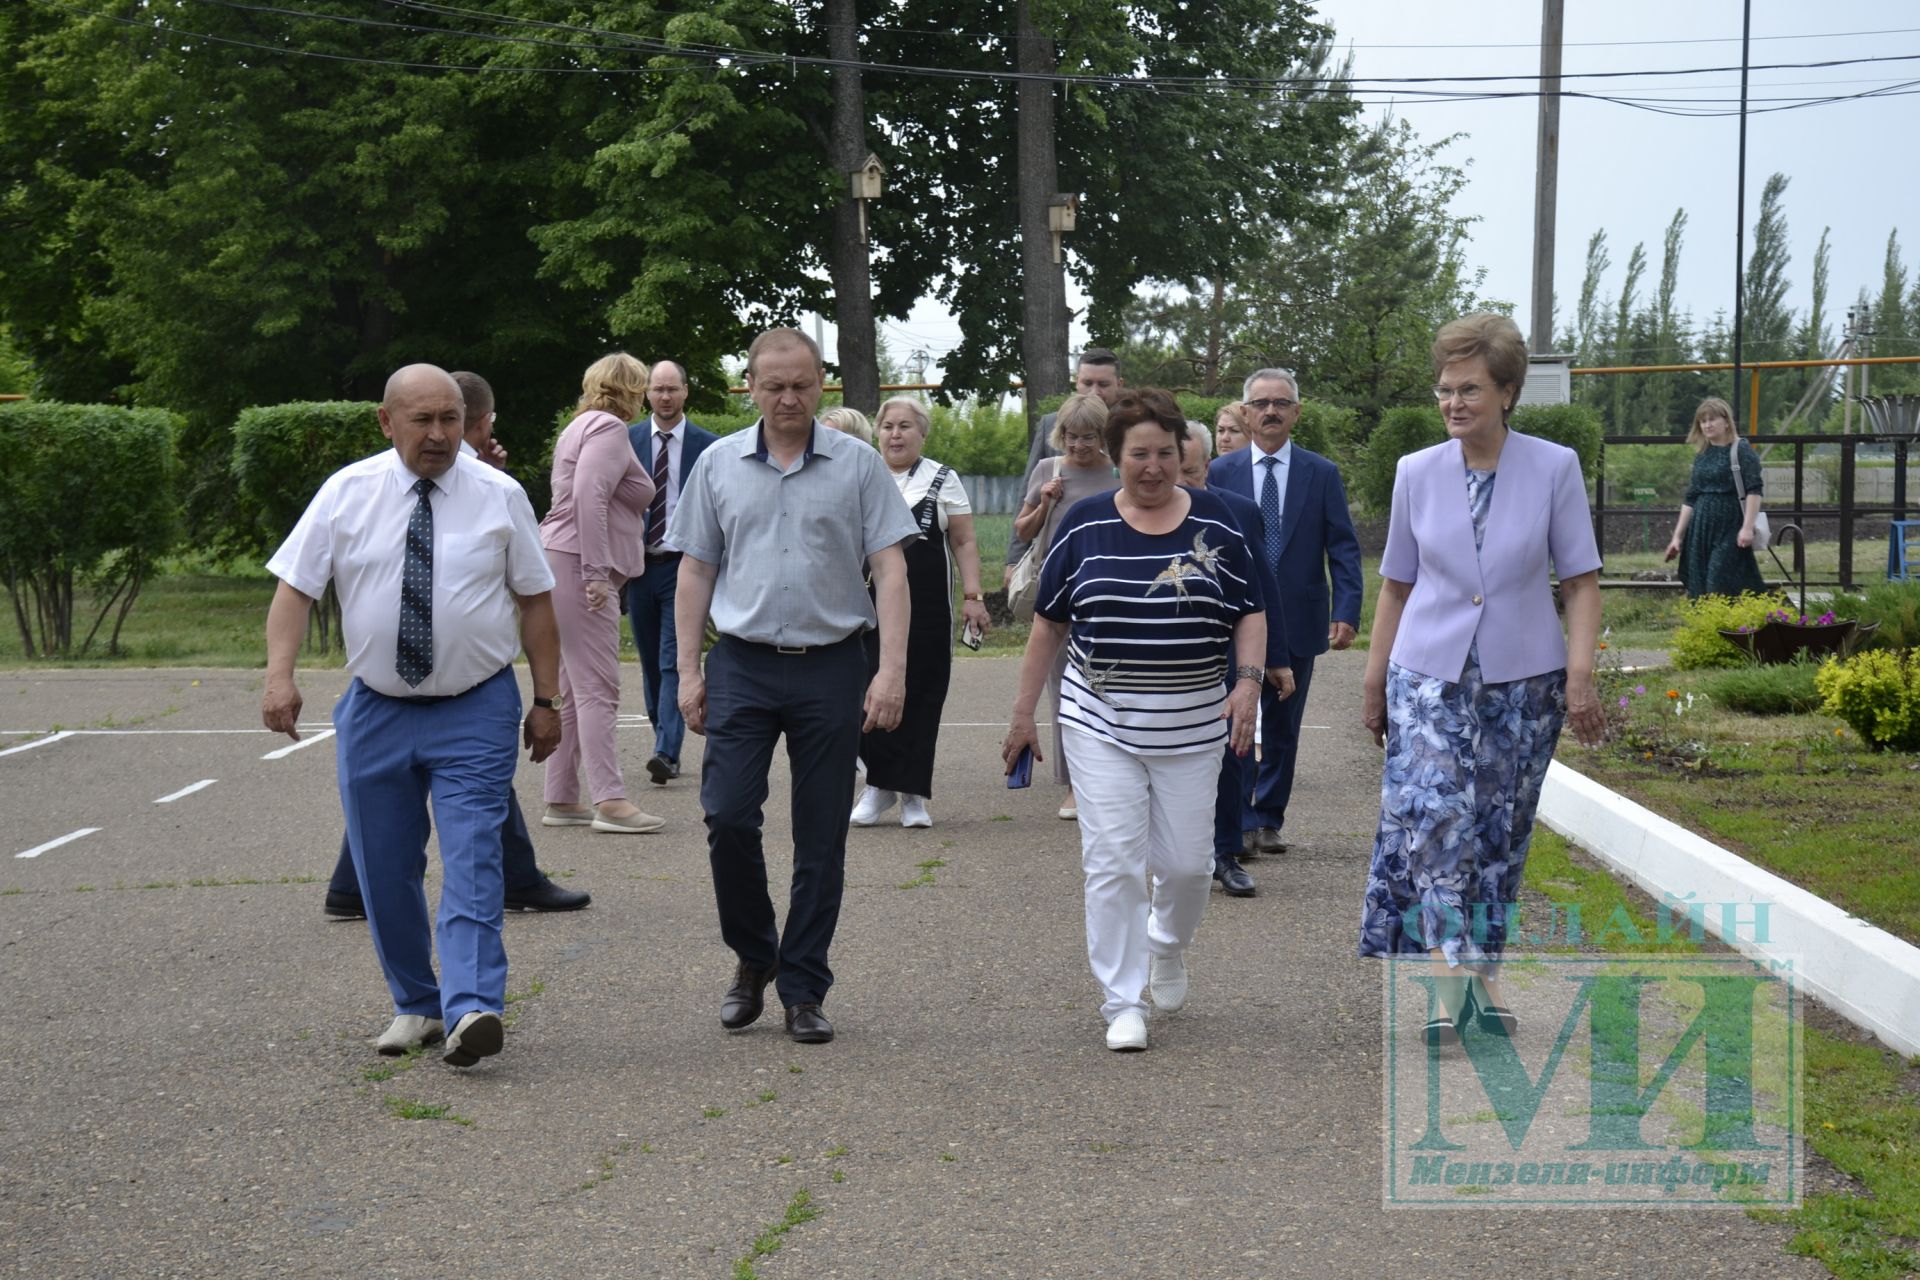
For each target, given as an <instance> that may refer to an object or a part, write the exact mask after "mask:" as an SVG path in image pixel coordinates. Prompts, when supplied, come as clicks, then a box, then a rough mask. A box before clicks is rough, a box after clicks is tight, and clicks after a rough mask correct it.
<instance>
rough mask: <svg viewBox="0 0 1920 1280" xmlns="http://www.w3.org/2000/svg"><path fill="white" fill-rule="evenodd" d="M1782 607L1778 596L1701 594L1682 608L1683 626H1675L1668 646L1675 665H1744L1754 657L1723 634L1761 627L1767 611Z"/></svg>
mask: <svg viewBox="0 0 1920 1280" xmlns="http://www.w3.org/2000/svg"><path fill="white" fill-rule="evenodd" d="M1779 607H1780V601H1779V599H1778V598H1777V597H1774V596H1760V595H1751V594H1749V595H1742V596H1738V597H1735V598H1733V599H1729V598H1728V597H1726V596H1701V597H1700V598H1699V599H1697V600H1690V601H1688V602H1687V603H1686V605H1685V606H1683V607H1682V608H1681V610H1680V625H1679V626H1678V627H1675V628H1674V631H1673V641H1672V643H1671V644H1670V645H1669V646H1668V650H1669V652H1670V653H1671V654H1672V655H1673V665H1674V666H1676V667H1678V668H1679V669H1680V670H1682V671H1698V670H1702V669H1704V668H1708V667H1738V666H1743V665H1745V664H1746V663H1748V662H1750V661H1751V659H1749V658H1748V657H1747V656H1746V655H1745V654H1744V653H1741V652H1740V650H1738V649H1736V648H1734V647H1733V646H1732V645H1731V644H1729V643H1727V641H1726V640H1725V639H1724V638H1722V636H1721V635H1720V633H1721V632H1722V631H1737V630H1739V629H1740V628H1741V627H1750V628H1753V629H1755V630H1758V629H1759V627H1760V626H1761V624H1763V623H1764V622H1766V620H1767V614H1768V612H1770V611H1771V610H1774V609H1777V608H1779Z"/></svg>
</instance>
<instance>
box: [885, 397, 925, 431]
mask: <svg viewBox="0 0 1920 1280" xmlns="http://www.w3.org/2000/svg"><path fill="white" fill-rule="evenodd" d="M895 408H898V409H905V410H906V411H907V416H908V417H910V418H912V419H913V424H914V425H915V426H916V427H919V428H920V438H921V439H922V440H924V439H926V437H927V436H929V435H931V434H932V432H933V415H932V414H930V413H928V412H927V406H925V405H923V404H921V403H920V402H919V401H918V400H915V399H914V398H913V397H912V396H888V397H887V398H886V399H885V400H882V401H881V402H880V407H879V408H878V409H875V410H874V411H873V420H874V421H875V422H878V421H880V419H882V418H884V417H886V416H887V410H889V409H895Z"/></svg>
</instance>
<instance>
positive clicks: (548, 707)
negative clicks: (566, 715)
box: [533, 693, 567, 711]
mask: <svg viewBox="0 0 1920 1280" xmlns="http://www.w3.org/2000/svg"><path fill="white" fill-rule="evenodd" d="M533 705H534V706H536V707H539V708H541V709H542V710H545V711H558V710H559V709H560V708H562V707H564V706H566V705H567V695H566V694H564V693H556V694H554V695H553V696H552V697H551V698H535V699H534V700H533Z"/></svg>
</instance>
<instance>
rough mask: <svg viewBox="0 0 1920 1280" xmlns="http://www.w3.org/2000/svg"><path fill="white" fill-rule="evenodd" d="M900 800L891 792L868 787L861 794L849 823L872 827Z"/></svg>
mask: <svg viewBox="0 0 1920 1280" xmlns="http://www.w3.org/2000/svg"><path fill="white" fill-rule="evenodd" d="M898 798H899V797H898V796H897V795H895V794H894V793H893V792H891V791H882V790H881V789H880V788H878V787H868V788H867V789H866V790H865V791H862V792H861V793H860V801H859V803H858V804H856V805H854V806H853V814H852V816H851V817H849V818H848V819H847V821H848V822H849V823H851V824H852V825H854V826H856V827H870V826H872V825H873V824H874V823H875V822H877V821H879V819H880V815H881V814H883V813H885V812H886V811H887V810H889V809H891V808H893V802H894V801H895V800H897V799H898Z"/></svg>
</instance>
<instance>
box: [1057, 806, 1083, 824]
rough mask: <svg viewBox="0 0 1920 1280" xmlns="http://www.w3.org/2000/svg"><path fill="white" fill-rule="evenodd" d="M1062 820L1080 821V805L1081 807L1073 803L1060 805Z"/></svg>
mask: <svg viewBox="0 0 1920 1280" xmlns="http://www.w3.org/2000/svg"><path fill="white" fill-rule="evenodd" d="M1060 820H1061V821H1062V822H1078V821H1080V807H1079V806H1078V805H1071V804H1063V805H1061V806H1060Z"/></svg>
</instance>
